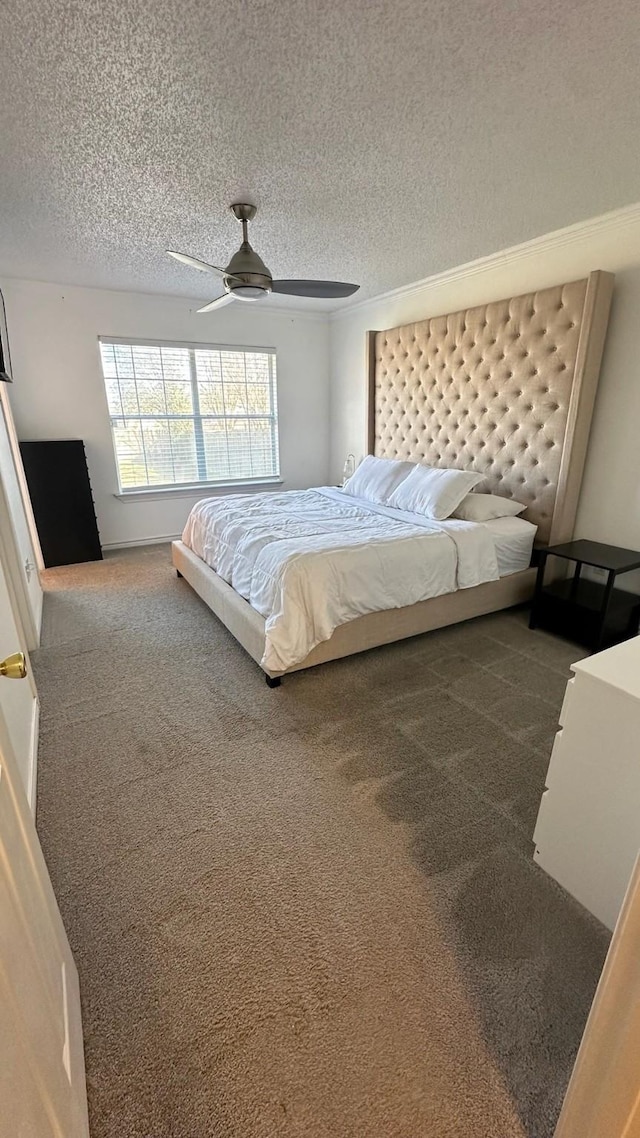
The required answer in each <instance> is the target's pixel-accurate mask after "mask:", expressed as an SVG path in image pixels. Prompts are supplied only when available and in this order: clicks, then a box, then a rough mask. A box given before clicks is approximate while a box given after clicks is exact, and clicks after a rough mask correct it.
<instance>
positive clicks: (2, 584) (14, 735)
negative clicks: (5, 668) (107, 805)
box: [0, 561, 38, 814]
mask: <svg viewBox="0 0 640 1138" xmlns="http://www.w3.org/2000/svg"><path fill="white" fill-rule="evenodd" d="M25 649H26V645H25V644H24V643H23V642H22V630H21V629H19V628H18V624H17V621H16V618H15V616H14V610H13V607H12V604H11V598H10V596H9V590H8V587H7V581H6V577H5V570H4V565H3V564H2V562H1V561H0V660H4V658H5V657H6V656H10V655H11V654H12V653H13V652H25ZM0 712H1V713H2V717H3V719H4V722H5V725H6V730H7V734H8V736H9V739H10V741H11V748H12V752H13V755H14V757H15V761H16V764H17V767H18V771H19V773H20V777H21V779H22V785H23V787H24V789H25V793H26V796H27V799H28V802H29V805H30V807H31V809H32V811H33V813H34V814H35V794H36V755H37V747H38V693H37V691H36V687H35V684H34V682H33V676H32V675H31V668H30V667H28V669H27V677H26V679H24V680H21V681H20V682H18V683H14V682H12V681H10V680H6V679H4V678H3V679H2V680H1V682H0Z"/></svg>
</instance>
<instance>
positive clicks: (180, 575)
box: [176, 569, 182, 580]
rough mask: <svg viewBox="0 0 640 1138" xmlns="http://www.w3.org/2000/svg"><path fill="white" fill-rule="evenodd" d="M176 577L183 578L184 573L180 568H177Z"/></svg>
mask: <svg viewBox="0 0 640 1138" xmlns="http://www.w3.org/2000/svg"><path fill="white" fill-rule="evenodd" d="M176 577H178V578H179V579H180V580H182V573H181V572H180V570H179V569H176Z"/></svg>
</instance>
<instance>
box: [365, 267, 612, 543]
mask: <svg viewBox="0 0 640 1138" xmlns="http://www.w3.org/2000/svg"><path fill="white" fill-rule="evenodd" d="M612 288H613V275H612V274H611V273H604V272H594V273H591V274H590V275H589V277H588V278H585V279H584V280H579V281H572V282H571V283H570V284H564V285H557V286H556V287H554V288H546V289H543V290H542V291H540V292H531V293H527V294H526V295H525V296H518V297H515V298H512V299H510V300H499V301H493V302H492V303H490V304H483V305H480V306H479V307H477V308H469V309H466V310H465V311H462V312H453V313H451V314H449V315H448V316H434V317H431V318H430V319H428V320H421V321H419V322H418V323H416V324H405V325H403V326H401V327H400V328H391V329H390V330H389V331H386V332H370V333H369V388H370V390H369V453H371V454H376V455H379V456H382V457H385V458H403V459H409V460H411V461H413V462H424V463H425V464H427V465H428V466H446V467H457V468H459V469H465V470H477V471H480V472H481V473H482V474H484V476H485V481H484V482H483V483H481V485H480V486H479V487H478V489H479V490H480V491H485V492H486V493H492V494H502V495H504V496H505V497H507V498H515V499H517V500H518V501H521V502H526V504H527V510H526V512H525V514H524V517H526V518H527V519H528V520H529V521H531V522H533V523H534V524H535V525H537V526H538V534H537V540H538V542H542V543H544V544H547V543H555V542H559V541H566V540H568V539H569V538H570V537H571V536H572V534H573V525H574V521H575V514H576V508H577V504H578V495H579V492H580V482H581V480H582V471H583V467H584V459H585V454H586V449H587V442H588V438H589V428H590V425H591V415H592V411H593V404H594V400H595V393H596V387H597V383H598V374H599V370H600V361H601V358H602V350H603V347H604V339H605V334H606V329H607V321H608V316H609V307H610V303H611V293H612Z"/></svg>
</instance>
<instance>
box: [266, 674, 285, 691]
mask: <svg viewBox="0 0 640 1138" xmlns="http://www.w3.org/2000/svg"><path fill="white" fill-rule="evenodd" d="M264 678H265V680H266V681H267V687H268V688H279V687H280V684H281V683H282V680H281V678H280V676H265V677H264Z"/></svg>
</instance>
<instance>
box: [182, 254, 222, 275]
mask: <svg viewBox="0 0 640 1138" xmlns="http://www.w3.org/2000/svg"><path fill="white" fill-rule="evenodd" d="M167 253H168V254H169V256H170V257H173V258H174V260H176V261H180V263H181V264H183V265H189V268H191V269H197V270H198V272H199V273H213V275H214V276H216V277H226V276H227V273H225V271H224V269H219V268H218V267H217V265H208V264H207V262H206V261H199V260H198V258H197V257H190V256H189V254H188V253H176V252H175V250H174V249H167Z"/></svg>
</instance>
